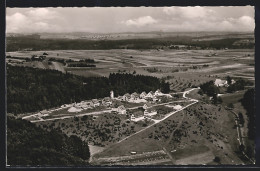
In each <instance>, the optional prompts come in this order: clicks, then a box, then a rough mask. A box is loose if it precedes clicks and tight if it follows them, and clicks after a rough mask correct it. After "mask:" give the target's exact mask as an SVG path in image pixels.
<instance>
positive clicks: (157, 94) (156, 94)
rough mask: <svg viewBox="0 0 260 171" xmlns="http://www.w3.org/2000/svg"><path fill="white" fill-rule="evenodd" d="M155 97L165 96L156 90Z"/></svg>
mask: <svg viewBox="0 0 260 171" xmlns="http://www.w3.org/2000/svg"><path fill="white" fill-rule="evenodd" d="M154 95H155V96H162V95H163V93H162V92H161V90H159V89H158V90H156V91H155V92H154Z"/></svg>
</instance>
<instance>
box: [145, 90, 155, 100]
mask: <svg viewBox="0 0 260 171" xmlns="http://www.w3.org/2000/svg"><path fill="white" fill-rule="evenodd" d="M145 98H154V93H153V92H152V91H150V92H149V93H148V94H147V95H146V96H145Z"/></svg>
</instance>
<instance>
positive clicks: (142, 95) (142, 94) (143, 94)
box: [140, 91, 147, 99]
mask: <svg viewBox="0 0 260 171" xmlns="http://www.w3.org/2000/svg"><path fill="white" fill-rule="evenodd" d="M146 95H147V94H146V92H145V91H143V92H142V93H141V94H140V98H141V99H144V98H145V96H146Z"/></svg>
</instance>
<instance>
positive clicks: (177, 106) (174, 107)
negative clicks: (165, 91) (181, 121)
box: [173, 105, 182, 110]
mask: <svg viewBox="0 0 260 171" xmlns="http://www.w3.org/2000/svg"><path fill="white" fill-rule="evenodd" d="M181 108H182V106H181V105H175V106H173V109H175V110H180V109H181Z"/></svg>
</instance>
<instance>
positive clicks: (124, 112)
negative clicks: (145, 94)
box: [117, 105, 126, 115]
mask: <svg viewBox="0 0 260 171" xmlns="http://www.w3.org/2000/svg"><path fill="white" fill-rule="evenodd" d="M117 112H118V114H122V115H125V114H126V108H125V106H123V105H121V106H119V107H118V108H117Z"/></svg>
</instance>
